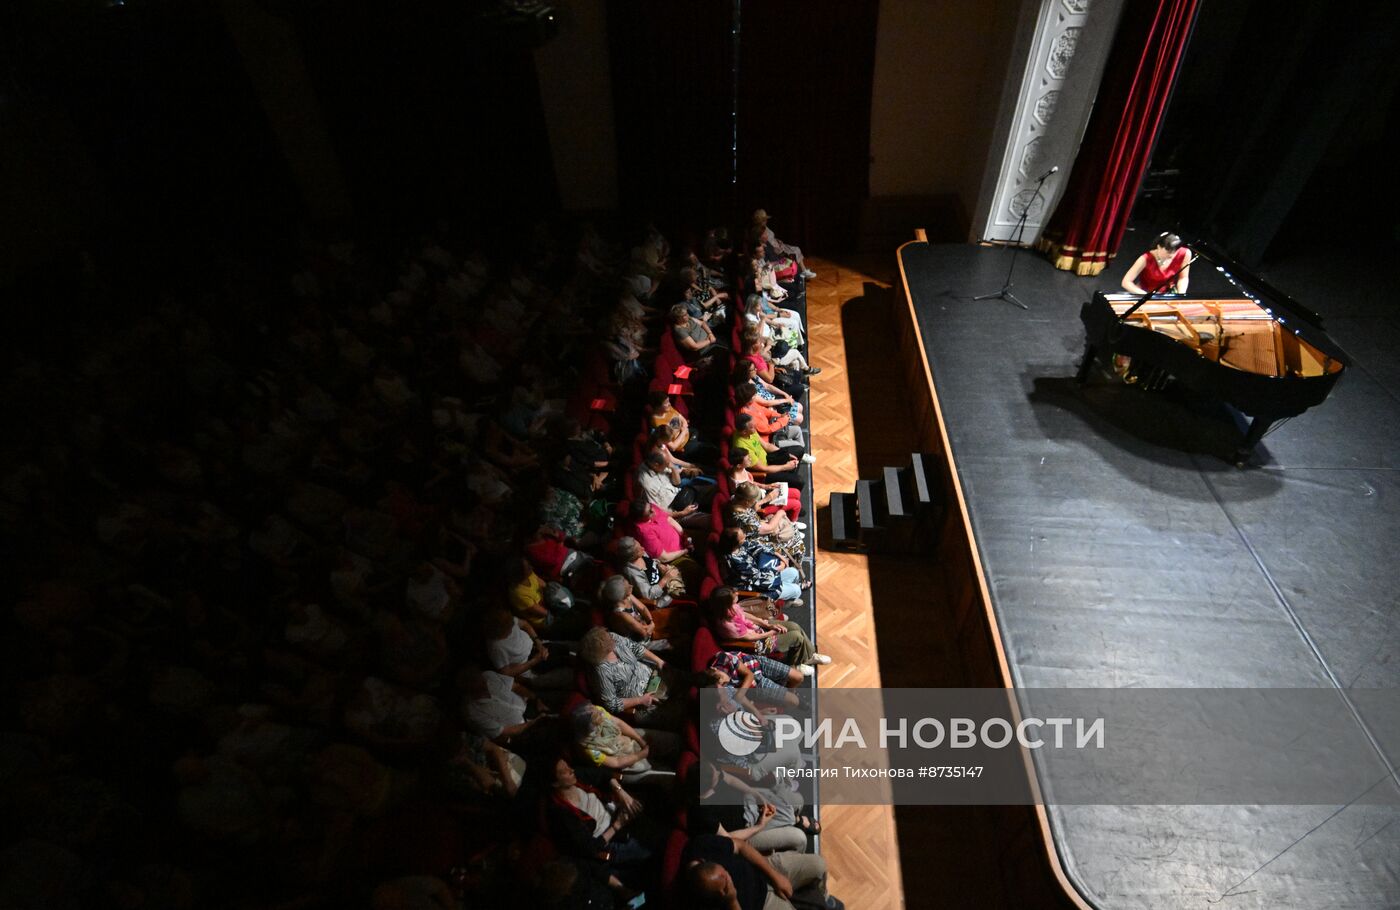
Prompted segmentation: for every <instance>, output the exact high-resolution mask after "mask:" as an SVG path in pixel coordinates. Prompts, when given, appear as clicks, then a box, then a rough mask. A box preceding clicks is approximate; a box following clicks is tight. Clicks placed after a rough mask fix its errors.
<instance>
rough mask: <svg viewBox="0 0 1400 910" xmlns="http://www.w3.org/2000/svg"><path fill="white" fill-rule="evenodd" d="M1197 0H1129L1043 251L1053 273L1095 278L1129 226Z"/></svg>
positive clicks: (1047, 228)
mask: <svg viewBox="0 0 1400 910" xmlns="http://www.w3.org/2000/svg"><path fill="white" fill-rule="evenodd" d="M1199 5H1200V0H1129V2H1128V4H1127V5H1126V6H1125V8H1124V10H1123V20H1122V23H1121V24H1120V25H1119V27H1118V35H1117V37H1116V39H1115V40H1114V43H1113V50H1112V51H1111V52H1110V54H1109V58H1108V64H1107V66H1106V67H1105V68H1104V75H1103V82H1102V83H1101V85H1100V87H1099V95H1098V98H1097V99H1095V102H1094V113H1093V114H1092V115H1091V116H1090V118H1089V125H1088V127H1087V128H1086V129H1085V131H1084V141H1083V142H1082V143H1081V144H1080V146H1079V154H1078V156H1077V157H1076V158H1075V161H1074V171H1073V172H1072V173H1071V174H1070V178H1069V184H1068V185H1067V186H1066V187H1065V194H1064V197H1063V198H1062V199H1061V200H1060V204H1059V207H1058V208H1056V209H1055V214H1054V216H1052V217H1051V219H1050V223H1049V224H1048V225H1047V226H1046V228H1045V232H1044V234H1043V235H1042V237H1041V241H1040V247H1041V249H1042V250H1045V251H1046V252H1048V253H1049V254H1050V257H1051V260H1052V261H1053V262H1054V263H1055V267H1056V268H1058V269H1066V270H1071V269H1072V270H1073V271H1074V272H1075V273H1076V274H1079V275H1097V274H1098V273H1099V272H1102V271H1103V269H1104V266H1106V265H1107V264H1108V263H1109V261H1110V260H1112V259H1113V256H1114V254H1115V252H1116V251H1117V249H1118V245H1119V243H1120V242H1121V241H1122V239H1123V230H1124V229H1125V228H1126V227H1127V226H1128V213H1129V212H1130V211H1131V210H1132V207H1133V201H1134V199H1135V198H1136V196H1137V191H1138V187H1139V185H1140V184H1141V183H1142V178H1143V174H1144V173H1145V172H1146V170H1147V164H1148V161H1149V160H1150V159H1151V157H1152V147H1153V143H1154V141H1155V140H1156V138H1157V131H1158V130H1159V129H1161V126H1162V122H1163V120H1165V119H1166V110H1167V101H1168V100H1169V99H1170V98H1171V89H1172V83H1173V81H1174V80H1175V78H1176V73H1177V69H1178V68H1179V67H1180V65H1181V58H1182V56H1183V55H1184V54H1185V52H1186V43H1187V39H1188V38H1189V37H1190V36H1191V24H1192V22H1193V21H1194V19H1195V16H1196V9H1197V7H1198V6H1199Z"/></svg>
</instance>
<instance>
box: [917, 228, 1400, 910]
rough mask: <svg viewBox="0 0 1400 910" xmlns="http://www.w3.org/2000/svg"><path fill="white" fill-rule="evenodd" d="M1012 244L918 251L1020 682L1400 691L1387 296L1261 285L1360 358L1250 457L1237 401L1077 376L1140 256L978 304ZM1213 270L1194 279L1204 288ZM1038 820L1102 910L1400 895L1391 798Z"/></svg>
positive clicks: (1395, 447) (953, 449) (1029, 278)
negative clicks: (1242, 445) (1090, 326)
mask: <svg viewBox="0 0 1400 910" xmlns="http://www.w3.org/2000/svg"><path fill="white" fill-rule="evenodd" d="M1146 246H1147V242H1146V241H1145V240H1144V241H1140V248H1141V249H1145V248H1146ZM1011 255H1012V254H1011V251H1010V250H1005V249H998V248H986V247H976V246H971V245H929V244H926V243H911V244H906V245H905V246H904V247H902V248H901V251H900V258H901V264H902V268H903V272H904V277H905V281H906V284H907V288H908V292H909V299H910V304H911V306H912V313H913V318H914V319H915V321H916V323H917V327H918V330H919V333H918V334H919V335H921V336H922V344H923V346H924V348H925V354H926V356H927V362H928V369H929V375H930V376H931V380H932V387H933V393H934V395H935V396H936V403H935V404H934V405H933V406H932V407H933V410H935V411H936V412H937V416H938V417H939V418H941V421H942V426H941V427H940V428H939V431H940V433H945V434H946V436H945V437H944V438H946V444H947V447H948V450H949V452H948V454H949V456H950V459H949V460H950V462H951V464H952V465H953V470H954V471H955V472H956V481H957V485H958V486H959V492H960V494H961V497H962V500H963V502H964V503H965V508H966V524H967V526H968V528H969V530H970V538H971V541H970V542H971V547H972V549H973V550H974V553H973V554H972V558H971V563H970V564H971V565H973V566H974V567H975V568H976V570H979V571H980V575H981V578H980V579H979V580H978V584H977V587H978V588H979V589H980V590H981V591H982V592H983V593H982V595H981V596H982V597H983V598H985V599H986V600H988V601H989V603H988V604H987V606H988V607H989V614H988V615H989V616H990V617H991V618H992V621H993V622H994V624H995V629H994V632H995V634H994V635H993V636H992V638H993V640H994V644H995V647H996V649H997V651H998V655H999V657H1000V656H1004V661H1003V663H1002V666H1003V667H1004V668H1005V672H1006V673H1008V674H1009V676H1010V678H1011V680H1012V681H1013V682H1014V684H1015V685H1016V686H1018V687H1023V688H1025V687H1114V688H1118V687H1160V688H1187V687H1224V688H1329V687H1335V688H1338V689H1341V690H1346V689H1351V688H1397V687H1400V609H1397V603H1398V602H1400V554H1397V552H1396V545H1397V542H1400V397H1397V396H1400V320H1397V318H1395V316H1394V315H1393V313H1394V312H1395V310H1394V309H1393V308H1392V307H1389V305H1388V304H1387V303H1386V302H1385V301H1384V296H1383V295H1381V294H1377V293H1375V291H1374V289H1366V288H1348V287H1345V286H1338V287H1337V288H1336V291H1335V292H1333V293H1332V294H1331V295H1329V296H1328V298H1327V299H1323V298H1322V297H1319V296H1317V295H1316V293H1317V292H1316V289H1313V288H1309V287H1308V282H1307V281H1306V280H1301V279H1300V280H1298V281H1296V282H1294V284H1293V285H1290V284H1288V283H1285V281H1284V280H1283V279H1282V277H1281V276H1266V277H1270V278H1271V279H1272V280H1273V283H1275V284H1276V285H1278V286H1279V287H1280V289H1281V290H1282V291H1284V292H1285V293H1290V294H1291V295H1292V296H1294V297H1295V298H1296V299H1298V300H1299V302H1300V303H1302V304H1303V305H1304V306H1306V307H1309V308H1311V309H1313V310H1316V311H1317V312H1319V313H1320V314H1321V315H1322V316H1323V319H1324V320H1325V326H1326V329H1327V332H1328V334H1329V335H1330V336H1331V338H1332V339H1333V340H1334V341H1335V342H1336V343H1337V344H1339V345H1340V346H1341V347H1342V348H1343V349H1345V350H1346V351H1347V352H1348V353H1349V354H1350V355H1351V356H1352V366H1351V367H1350V369H1349V370H1348V371H1347V373H1346V374H1345V375H1344V376H1343V377H1342V379H1341V381H1340V382H1339V384H1338V385H1337V387H1336V389H1335V390H1334V391H1333V392H1332V395H1331V396H1330V398H1329V399H1328V400H1327V401H1326V402H1324V403H1323V404H1322V405H1321V406H1320V407H1317V408H1314V409H1312V410H1309V411H1308V412H1306V413H1304V414H1303V415H1301V416H1299V417H1297V418H1295V419H1293V420H1291V421H1288V422H1286V423H1283V424H1281V425H1279V426H1278V427H1277V428H1276V429H1275V430H1274V431H1273V432H1272V433H1271V434H1270V435H1268V436H1267V437H1266V438H1265V439H1264V441H1263V442H1262V443H1261V444H1260V446H1259V448H1258V449H1257V451H1256V452H1255V455H1254V457H1253V459H1252V462H1251V464H1250V465H1248V466H1246V467H1245V468H1236V467H1234V466H1233V465H1232V464H1231V463H1230V461H1229V457H1230V453H1231V452H1232V450H1233V448H1234V446H1235V444H1236V443H1237V442H1238V439H1239V434H1240V433H1241V432H1242V428H1243V422H1242V420H1241V419H1240V418H1239V416H1238V415H1236V414H1234V413H1233V412H1230V411H1229V410H1228V409H1227V408H1225V407H1223V406H1221V405H1218V404H1215V403H1212V402H1208V401H1201V400H1197V399H1193V398H1191V397H1189V396H1185V395H1181V394H1176V393H1171V392H1168V393H1165V394H1154V393H1146V392H1143V391H1140V390H1139V389H1137V388H1133V387H1128V386H1124V385H1122V384H1121V383H1118V382H1116V381H1113V380H1111V379H1110V378H1108V377H1107V376H1106V375H1104V374H1103V373H1102V372H1101V371H1099V370H1095V372H1094V373H1093V374H1092V376H1091V378H1090V380H1089V382H1088V384H1087V385H1086V386H1085V387H1083V388H1081V387H1080V386H1078V385H1077V384H1076V383H1075V382H1074V380H1073V376H1074V373H1075V368H1076V366H1077V364H1078V362H1079V359H1080V356H1081V354H1082V351H1083V344H1084V331H1083V326H1082V324H1081V323H1080V321H1079V307H1080V305H1081V304H1082V303H1083V302H1084V301H1085V300H1087V299H1088V298H1089V296H1090V295H1091V294H1092V293H1093V291H1094V290H1095V289H1096V288H1099V287H1104V288H1105V289H1107V288H1109V287H1116V286H1117V279H1118V278H1119V277H1120V276H1121V274H1122V273H1123V271H1125V270H1126V268H1127V266H1128V265H1129V262H1128V261H1123V262H1120V263H1117V264H1114V265H1111V266H1110V268H1109V270H1108V271H1107V272H1106V273H1105V275H1104V276H1102V278H1098V279H1086V278H1077V277H1075V276H1073V275H1071V274H1069V273H1066V272H1059V271H1056V270H1054V269H1053V268H1052V267H1051V266H1050V265H1049V264H1048V263H1047V262H1046V261H1045V260H1044V259H1042V258H1040V257H1038V256H1036V255H1034V254H1029V255H1028V254H1026V253H1022V254H1021V256H1020V258H1019V261H1018V263H1017V267H1016V275H1015V287H1014V288H1013V292H1014V294H1015V295H1016V296H1017V297H1018V298H1019V299H1020V300H1022V301H1023V302H1025V303H1026V304H1027V306H1028V307H1029V309H1028V310H1021V309H1019V308H1017V307H1016V306H1014V305H1013V304H1011V303H1008V302H1004V301H1001V300H985V301H978V302H975V301H973V300H972V299H971V298H972V297H974V296H976V295H979V294H986V293H994V292H995V291H996V290H997V289H998V288H1000V287H1001V285H1002V282H1003V280H1004V279H1005V276H1006V269H1007V264H1008V262H1009V259H1010V257H1011ZM1213 281H1215V282H1221V281H1222V279H1220V278H1219V276H1215V275H1213V274H1208V273H1205V272H1201V273H1195V270H1193V275H1192V285H1193V287H1192V290H1193V291H1196V290H1206V289H1208V288H1209V287H1210V283H1211V282H1213ZM1222 286H1223V282H1222ZM1309 290H1312V295H1311V296H1310V295H1309V293H1308V291H1309ZM901 305H902V302H901ZM983 583H984V584H983ZM1357 723H1358V724H1365V723H1366V721H1365V718H1364V717H1363V718H1361V719H1359V720H1358V721H1357ZM1367 726H1368V728H1369V727H1371V726H1372V725H1369V724H1368V725H1367ZM1374 726H1375V729H1370V730H1369V732H1370V733H1371V734H1373V735H1374V738H1375V739H1376V740H1377V742H1378V744H1379V747H1380V749H1379V752H1381V753H1383V754H1384V759H1382V757H1381V755H1377V756H1376V758H1377V760H1378V761H1382V760H1388V761H1389V762H1390V763H1391V764H1392V765H1394V764H1396V763H1400V742H1397V741H1394V737H1393V736H1391V737H1390V738H1389V741H1387V738H1386V736H1385V734H1384V732H1383V731H1381V730H1380V729H1379V725H1374ZM1392 729H1393V725H1392ZM1381 786H1391V787H1393V786H1394V784H1393V782H1391V783H1388V784H1382V785H1381ZM1046 818H1047V820H1048V827H1049V830H1050V831H1051V832H1052V837H1053V843H1054V849H1055V851H1056V853H1057V854H1058V861H1059V863H1060V865H1061V867H1062V870H1063V873H1064V876H1065V877H1067V878H1068V879H1069V880H1070V882H1072V883H1073V886H1074V887H1075V888H1076V889H1077V890H1078V891H1079V893H1080V895H1082V897H1083V898H1084V899H1085V900H1087V901H1088V902H1089V903H1091V904H1093V905H1097V906H1100V907H1104V908H1116V907H1167V906H1170V907H1189V906H1200V907H1205V906H1208V905H1214V904H1216V903H1217V902H1219V903H1220V904H1221V905H1222V906H1228V907H1271V908H1280V907H1288V908H1300V910H1303V908H1316V907H1322V906H1329V907H1334V906H1335V907H1358V908H1360V907H1376V908H1380V907H1394V906H1397V905H1400V809H1396V808H1395V807H1394V801H1392V804H1391V805H1390V806H1375V805H1359V804H1358V805H1350V806H1337V805H1330V806H1305V807H1229V806H1221V807H1212V806H1196V807H1181V806H1127V807H1112V806H1102V807H1100V806H1087V807H1086V806H1080V807H1048V808H1047V810H1046Z"/></svg>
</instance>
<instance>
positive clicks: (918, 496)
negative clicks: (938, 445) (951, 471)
mask: <svg viewBox="0 0 1400 910" xmlns="http://www.w3.org/2000/svg"><path fill="white" fill-rule="evenodd" d="M909 462H910V464H909V477H910V479H911V480H912V481H913V483H914V498H915V500H917V501H918V502H920V503H924V504H927V503H931V502H933V499H934V497H933V491H934V489H935V487H934V486H933V478H934V477H936V476H937V471H938V467H939V465H940V464H941V460H940V459H939V457H938V456H937V455H934V454H933V453H932V452H915V453H913V454H912V455H910V456H909Z"/></svg>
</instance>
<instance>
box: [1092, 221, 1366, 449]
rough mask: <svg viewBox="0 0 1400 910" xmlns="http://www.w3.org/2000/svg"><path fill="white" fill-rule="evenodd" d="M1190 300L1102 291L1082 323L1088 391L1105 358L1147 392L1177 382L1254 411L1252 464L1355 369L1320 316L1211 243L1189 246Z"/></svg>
mask: <svg viewBox="0 0 1400 910" xmlns="http://www.w3.org/2000/svg"><path fill="white" fill-rule="evenodd" d="M1187 246H1188V247H1189V248H1190V250H1191V251H1192V253H1193V254H1195V256H1196V258H1195V259H1194V260H1192V265H1191V281H1190V288H1189V293H1187V294H1146V295H1141V294H1127V293H1123V294H1106V293H1104V292H1103V291H1097V292H1095V293H1094V296H1093V299H1091V300H1089V301H1088V302H1087V303H1085V304H1084V306H1083V307H1082V308H1081V309H1080V311H1079V318H1080V319H1081V320H1082V321H1083V323H1084V332H1085V347H1084V359H1083V361H1081V363H1080V365H1079V373H1078V376H1077V377H1076V378H1077V380H1078V381H1079V383H1080V384H1081V385H1082V384H1083V383H1084V382H1086V381H1087V380H1088V378H1089V374H1090V371H1091V370H1092V368H1093V366H1094V363H1095V362H1096V360H1098V359H1100V358H1101V359H1102V360H1103V361H1104V363H1105V364H1106V365H1107V366H1109V367H1111V368H1113V369H1114V370H1115V372H1117V373H1118V374H1119V375H1121V376H1122V377H1123V379H1124V380H1125V381H1127V382H1130V383H1136V384H1138V385H1139V386H1141V387H1142V388H1144V389H1147V390H1154V389H1160V388H1163V387H1165V386H1167V385H1169V384H1171V383H1173V382H1175V383H1179V384H1181V385H1182V386H1184V387H1186V388H1188V389H1190V390H1192V391H1194V392H1197V393H1200V394H1204V395H1207V396H1210V397H1212V398H1215V399H1218V400H1220V401H1224V402H1225V403H1227V404H1229V405H1231V406H1232V407H1234V408H1235V409H1237V410H1239V411H1241V412H1243V413H1244V414H1247V415H1249V416H1250V417H1251V418H1252V419H1251V420H1250V423H1249V427H1248V429H1247V431H1246V432H1245V434H1244V438H1243V439H1242V440H1241V442H1240V444H1239V447H1238V448H1237V449H1236V451H1235V453H1234V460H1235V463H1236V464H1239V465H1243V464H1244V463H1245V462H1246V461H1248V459H1249V456H1250V455H1251V454H1252V453H1253V451H1254V448H1255V446H1257V445H1258V444H1259V440H1261V439H1263V438H1264V434H1265V433H1266V432H1268V430H1269V427H1270V426H1272V425H1273V424H1274V423H1275V422H1276V421H1279V420H1282V419H1284V418H1287V417H1295V416H1297V415H1299V414H1301V413H1303V412H1304V411H1306V410H1307V409H1308V408H1311V407H1313V406H1315V405H1318V404H1321V403H1322V402H1323V401H1324V400H1326V398H1327V395H1328V393H1329V392H1331V391H1332V386H1334V385H1336V383H1337V380H1338V378H1340V377H1341V375H1342V371H1343V370H1345V369H1346V367H1347V365H1348V361H1347V357H1346V355H1345V353H1343V351H1342V350H1341V349H1340V348H1338V347H1337V345H1336V344H1334V343H1333V342H1332V340H1331V339H1330V338H1328V337H1327V334H1326V333H1325V332H1324V331H1323V328H1322V317H1320V316H1319V315H1318V314H1317V313H1314V312H1313V311H1312V310H1309V309H1307V308H1306V307H1304V306H1302V305H1300V304H1298V303H1297V302H1296V301H1294V300H1291V299H1289V297H1287V296H1286V295H1285V294H1283V293H1281V292H1280V291H1278V290H1276V289H1275V288H1273V287H1270V286H1269V285H1268V284H1267V283H1265V282H1264V281H1263V280H1262V279H1260V278H1258V277H1256V276H1254V275H1252V274H1251V273H1250V272H1249V271H1248V270H1246V269H1245V268H1243V267H1242V266H1240V265H1239V264H1238V263H1236V262H1234V261H1233V260H1231V259H1230V258H1229V257H1228V256H1226V255H1225V254H1224V253H1222V252H1220V251H1219V250H1217V249H1214V248H1213V247H1212V246H1211V245H1210V244H1209V243H1206V242H1203V241H1199V240H1197V241H1194V242H1187Z"/></svg>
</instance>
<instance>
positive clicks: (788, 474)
mask: <svg viewBox="0 0 1400 910" xmlns="http://www.w3.org/2000/svg"><path fill="white" fill-rule="evenodd" d="M729 445H730V448H731V450H732V451H731V452H730V453H729V460H730V461H731V462H733V461H735V460H736V459H738V458H739V457H740V453H741V452H747V453H748V454H749V455H750V456H751V457H752V458H753V464H751V465H749V470H750V471H752V472H753V473H755V474H757V475H759V476H761V477H762V478H763V480H764V481H765V482H767V483H785V484H787V485H788V486H792V487H800V486H802V478H801V477H800V476H799V475H798V473H797V465H798V463H799V462H798V459H797V457H796V456H795V455H790V454H787V453H785V452H783V451H782V450H781V449H779V448H778V447H777V446H775V445H773V444H772V443H769V442H764V440H763V437H762V436H760V435H758V431H757V430H755V429H754V425H753V417H752V416H750V415H748V414H739V415H737V416H736V417H735V418H734V436H733V437H732V438H731V439H730V441H729ZM811 457H812V456H810V455H803V456H802V460H803V461H809V460H810V459H811Z"/></svg>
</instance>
